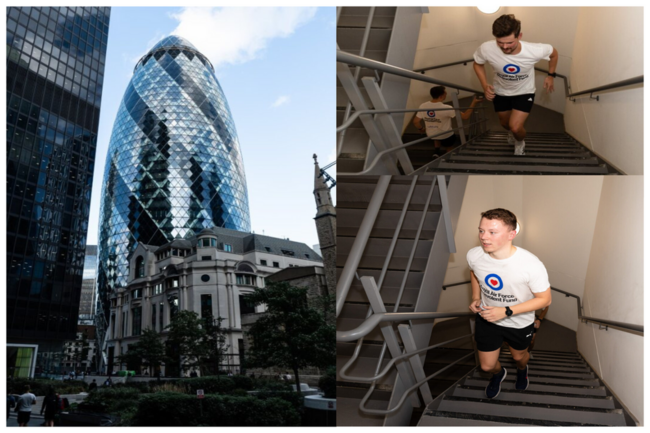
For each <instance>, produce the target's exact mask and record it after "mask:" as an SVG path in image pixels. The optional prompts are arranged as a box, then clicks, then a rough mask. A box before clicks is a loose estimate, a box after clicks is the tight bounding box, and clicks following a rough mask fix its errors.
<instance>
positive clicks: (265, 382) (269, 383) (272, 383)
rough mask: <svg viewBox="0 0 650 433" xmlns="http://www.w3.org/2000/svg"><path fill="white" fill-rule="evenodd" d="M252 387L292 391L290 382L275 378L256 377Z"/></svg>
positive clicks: (262, 389)
mask: <svg viewBox="0 0 650 433" xmlns="http://www.w3.org/2000/svg"><path fill="white" fill-rule="evenodd" d="M254 387H255V389H257V390H260V391H293V388H292V387H291V385H290V384H288V383H287V382H280V381H278V380H275V379H256V380H255V385H254Z"/></svg>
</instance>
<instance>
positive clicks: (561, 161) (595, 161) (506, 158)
mask: <svg viewBox="0 0 650 433" xmlns="http://www.w3.org/2000/svg"><path fill="white" fill-rule="evenodd" d="M448 159H449V160H450V161H474V162H517V163H536V164H560V165H565V164H566V165H575V164H586V165H598V164H600V163H599V162H598V159H597V158H596V157H591V158H572V159H562V158H538V157H535V158H533V157H529V156H528V155H526V156H524V157H519V156H514V155H513V156H498V157H497V156H467V155H450V156H449V158H448Z"/></svg>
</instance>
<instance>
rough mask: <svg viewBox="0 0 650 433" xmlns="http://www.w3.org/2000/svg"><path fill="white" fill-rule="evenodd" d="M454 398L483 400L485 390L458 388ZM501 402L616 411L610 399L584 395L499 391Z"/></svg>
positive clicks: (455, 390)
mask: <svg viewBox="0 0 650 433" xmlns="http://www.w3.org/2000/svg"><path fill="white" fill-rule="evenodd" d="M451 395H452V396H454V397H469V398H485V388H469V387H461V386H458V387H456V388H455V389H454V391H453V392H452V394H451ZM496 399H497V400H501V401H518V402H526V403H539V404H556V405H563V406H580V407H591V408H598V409H616V407H615V405H614V400H613V399H612V398H611V397H604V398H603V397H600V398H586V397H585V396H584V395H580V396H567V395H557V394H533V393H529V392H527V391H518V390H513V391H509V390H501V392H500V393H499V395H498V396H497V397H496Z"/></svg>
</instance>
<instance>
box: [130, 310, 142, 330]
mask: <svg viewBox="0 0 650 433" xmlns="http://www.w3.org/2000/svg"><path fill="white" fill-rule="evenodd" d="M132 322H133V323H132V324H133V327H132V329H131V335H140V331H141V330H142V307H135V308H134V309H133V320H132Z"/></svg>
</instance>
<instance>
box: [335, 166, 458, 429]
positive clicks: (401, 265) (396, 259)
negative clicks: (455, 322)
mask: <svg viewBox="0 0 650 433" xmlns="http://www.w3.org/2000/svg"><path fill="white" fill-rule="evenodd" d="M377 180H378V177H377V176H360V177H339V178H338V179H337V181H338V183H337V208H336V211H337V280H338V279H339V278H340V275H341V272H342V270H343V267H344V265H345V263H346V260H347V259H348V255H349V253H350V250H351V248H352V244H353V242H354V240H355V238H356V236H357V233H358V231H359V227H360V224H361V221H362V219H363V217H364V215H365V213H366V210H367V208H368V205H369V202H370V199H371V197H372V195H373V193H374V191H375V188H376V184H377ZM412 181H413V178H412V177H401V176H395V177H393V178H392V179H391V183H390V185H389V187H388V190H387V192H386V195H385V196H384V200H383V201H382V203H381V207H380V210H379V213H378V215H377V218H376V220H375V224H374V226H373V228H372V231H371V232H370V237H369V239H368V242H367V244H366V248H365V250H364V255H363V257H362V258H361V261H360V263H359V266H358V268H357V272H356V273H357V275H358V277H363V276H372V277H374V279H375V281H377V282H378V281H379V280H380V275H381V272H382V268H383V267H384V262H385V258H386V257H387V256H388V255H389V248H390V245H391V241H392V238H393V236H394V233H395V230H396V227H397V226H398V221H399V218H400V215H401V213H402V210H403V208H404V204H405V202H406V197H407V196H408V192H409V190H410V188H411V183H412ZM432 181H433V176H421V177H420V178H419V179H418V180H417V182H416V184H415V189H414V192H413V195H412V198H411V200H410V203H409V205H408V207H407V211H406V214H405V218H404V222H403V225H402V229H401V230H400V234H399V238H398V240H397V242H396V246H395V249H394V251H393V253H392V259H391V260H390V262H389V264H388V267H387V271H386V276H385V278H384V281H383V284H382V286H381V297H382V299H383V301H384V304H385V306H386V310H387V311H390V312H392V311H394V307H395V305H396V303H397V302H398V294H399V291H400V286H401V284H402V282H403V280H404V276H405V273H406V269H407V266H408V261H409V256H410V253H411V250H412V248H413V246H414V244H415V243H416V234H417V231H418V227H419V224H420V221H421V219H422V217H423V216H424V223H423V226H422V230H421V233H420V237H419V241H418V242H417V246H416V247H415V254H414V257H413V260H412V263H411V266H410V271H409V273H408V276H407V278H406V282H405V285H404V290H403V294H402V297H401V300H400V301H399V305H398V307H397V310H396V311H397V312H414V311H417V310H416V305H417V303H418V298H419V294H420V287H421V285H422V284H423V281H424V279H425V273H426V271H427V265H428V261H429V256H430V254H431V251H432V247H433V244H434V242H435V238H436V232H437V229H438V227H440V226H439V223H442V221H440V219H441V210H442V207H441V200H440V193H439V187H438V185H437V184H436V186H435V188H434V191H433V194H432V196H431V200H430V203H429V205H428V206H426V208H425V205H426V201H427V197H428V195H429V193H430V189H431V182H432ZM463 190H464V187H463ZM460 195H461V199H462V194H460ZM441 226H444V224H441ZM448 258H449V255H448V253H447V254H441V255H440V257H439V260H440V263H441V264H443V266H444V267H446V264H447V261H448ZM443 276H444V275H443ZM440 284H441V283H440ZM436 301H437V297H436ZM369 306H370V304H369V301H368V298H367V296H366V294H365V291H364V289H363V287H362V285H361V282H360V281H359V280H358V279H355V280H354V281H353V283H352V285H351V287H350V291H349V293H348V296H347V298H346V302H345V304H344V306H343V309H342V311H341V314H340V315H339V317H338V320H337V329H339V330H349V329H353V328H356V327H357V326H358V325H359V324H361V323H362V322H363V321H364V320H365V318H366V315H367V313H368V309H369ZM420 311H431V310H427V309H425V310H420ZM465 322H467V320H465ZM425 341H428V337H427V340H425ZM383 343H384V337H383V336H382V334H381V331H380V329H379V327H377V328H376V329H375V330H373V331H372V332H371V333H370V334H368V335H367V336H366V337H365V338H364V340H363V345H362V347H361V351H360V356H359V359H358V360H357V361H356V362H355V364H354V365H353V366H352V368H350V369H349V370H348V372H347V373H348V375H351V376H362V377H368V376H373V375H374V374H376V373H375V370H376V367H377V363H378V360H379V357H380V354H381V352H382V346H383ZM400 344H401V342H400ZM355 345H356V343H355V342H337V348H336V349H337V371H340V370H341V368H342V367H343V366H344V365H345V364H346V363H347V362H348V361H349V360H350V358H351V357H352V355H353V352H354V348H355ZM432 352H433V351H432ZM436 353H438V354H441V353H442V352H441V351H438V352H436ZM390 359H391V355H390V351H388V350H386V351H385V354H384V357H383V361H382V367H381V368H383V367H384V366H385V365H386V364H387V363H388V361H390ZM427 360H429V358H427ZM425 364H426V363H425ZM427 368H428V367H427V366H426V365H425V371H426V369H427ZM396 375H397V372H396V370H395V369H394V368H393V370H392V371H391V372H390V373H389V374H387V375H386V376H385V377H384V378H382V379H380V380H378V382H377V385H376V389H375V391H374V392H373V393H372V395H371V397H370V400H369V401H368V402H367V404H366V407H368V408H371V409H381V410H385V409H388V407H389V401H390V399H391V394H392V391H393V388H394V386H395V380H396ZM457 379H458V377H455V378H454V379H453V380H451V381H450V382H449V383H447V384H446V386H444V389H446V388H447V387H448V386H449V385H451V384H453V383H454V382H455V381H456V380H457ZM369 386H370V385H369V384H368V383H355V382H350V381H346V380H343V379H341V377H340V376H339V377H337V425H339V426H342V425H348V426H350V425H354V426H357V425H359V426H382V425H385V419H384V418H385V417H384V416H373V415H367V414H364V413H362V412H360V411H359V409H358V408H359V404H360V402H361V399H362V398H363V396H364V395H365V393H366V391H367V390H368V388H369ZM439 391H441V390H439ZM398 397H399V396H398ZM408 416H410V415H408ZM407 422H408V419H407Z"/></svg>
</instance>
